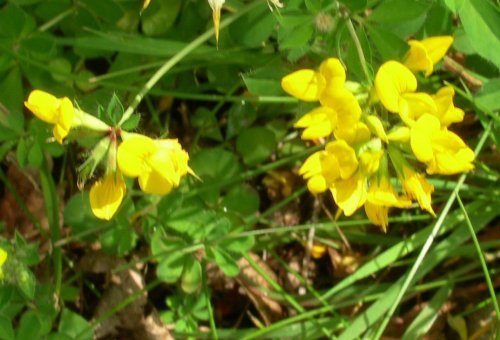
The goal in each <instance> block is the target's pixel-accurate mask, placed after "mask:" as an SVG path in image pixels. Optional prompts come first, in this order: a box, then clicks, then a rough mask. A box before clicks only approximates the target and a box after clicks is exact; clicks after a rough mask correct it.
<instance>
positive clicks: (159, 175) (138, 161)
mask: <svg viewBox="0 0 500 340" xmlns="http://www.w3.org/2000/svg"><path fill="white" fill-rule="evenodd" d="M117 160H118V167H119V168H120V170H121V172H122V173H123V174H124V175H125V176H128V177H133V178H135V177H138V178H139V186H140V187H141V189H142V191H144V192H146V193H149V194H155V195H165V194H167V193H169V192H170V191H171V190H172V189H173V188H175V187H178V186H179V183H180V180H181V177H182V176H184V175H186V174H187V173H191V174H193V172H192V170H191V169H190V168H189V166H188V160H189V156H188V154H187V152H186V151H184V150H183V149H182V147H181V145H180V144H179V142H178V141H177V140H176V139H159V140H153V139H151V138H149V137H146V136H143V135H139V134H131V135H129V136H128V137H126V139H125V140H124V141H123V142H122V143H121V144H120V146H119V147H118V156H117Z"/></svg>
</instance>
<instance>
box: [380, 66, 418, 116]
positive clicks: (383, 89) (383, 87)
mask: <svg viewBox="0 0 500 340" xmlns="http://www.w3.org/2000/svg"><path fill="white" fill-rule="evenodd" d="M375 89H376V91H377V96H378V98H379V99H380V101H381V102H382V104H383V105H384V106H385V108H386V109H387V110H389V111H390V112H395V113H397V112H399V109H400V100H401V96H402V95H403V94H404V93H411V92H415V90H416V89H417V79H416V78H415V76H414V75H413V73H412V72H411V71H410V70H409V69H408V68H407V67H406V66H404V65H403V64H401V63H398V62H397V61H392V60H391V61H388V62H386V63H385V64H383V65H382V66H380V68H379V70H378V72H377V75H376V76H375Z"/></svg>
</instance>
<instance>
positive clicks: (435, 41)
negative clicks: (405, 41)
mask: <svg viewBox="0 0 500 340" xmlns="http://www.w3.org/2000/svg"><path fill="white" fill-rule="evenodd" d="M421 42H422V45H423V46H424V47H425V49H426V50H427V55H428V56H429V58H430V59H431V60H432V63H433V64H436V63H437V62H438V61H440V60H441V59H442V58H443V57H444V56H445V54H446V52H447V51H448V49H449V48H450V46H451V44H453V37H452V36H451V35H444V36H435V37H430V38H426V39H424V40H422V41H421Z"/></svg>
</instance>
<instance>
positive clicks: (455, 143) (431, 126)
mask: <svg viewBox="0 0 500 340" xmlns="http://www.w3.org/2000/svg"><path fill="white" fill-rule="evenodd" d="M410 144H411V148H412V150H413V153H414V154H415V157H417V159H418V160H419V161H421V162H423V163H425V164H427V173H429V174H435V173H437V174H443V175H453V174H457V173H460V172H465V171H468V170H471V169H473V168H474V165H473V164H472V161H473V160H474V152H473V151H472V150H471V149H470V148H469V147H468V146H467V145H466V144H465V143H464V141H463V140H462V139H461V138H460V137H459V136H457V135H456V134H454V133H453V132H451V131H448V130H447V129H446V128H441V125H440V123H439V120H438V118H437V117H435V116H433V115H430V114H424V115H422V116H421V117H420V118H419V119H418V120H417V121H416V122H415V124H413V126H411V129H410Z"/></svg>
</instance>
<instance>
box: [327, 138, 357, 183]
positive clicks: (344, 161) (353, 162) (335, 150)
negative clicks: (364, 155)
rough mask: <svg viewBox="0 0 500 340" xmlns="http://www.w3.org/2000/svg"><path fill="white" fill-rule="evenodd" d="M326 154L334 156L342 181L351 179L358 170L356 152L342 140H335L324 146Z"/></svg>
mask: <svg viewBox="0 0 500 340" xmlns="http://www.w3.org/2000/svg"><path fill="white" fill-rule="evenodd" d="M325 150H326V151H327V153H329V154H331V155H334V156H335V158H336V160H337V162H336V164H335V165H337V164H338V173H339V174H340V177H341V178H343V179H347V178H349V177H351V176H352V175H353V174H354V172H355V171H356V170H357V168H358V160H357V158H356V152H355V151H354V149H353V148H352V147H351V146H349V144H347V143H346V142H345V141H343V140H336V141H334V142H330V143H328V144H327V145H326V147H325Z"/></svg>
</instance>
